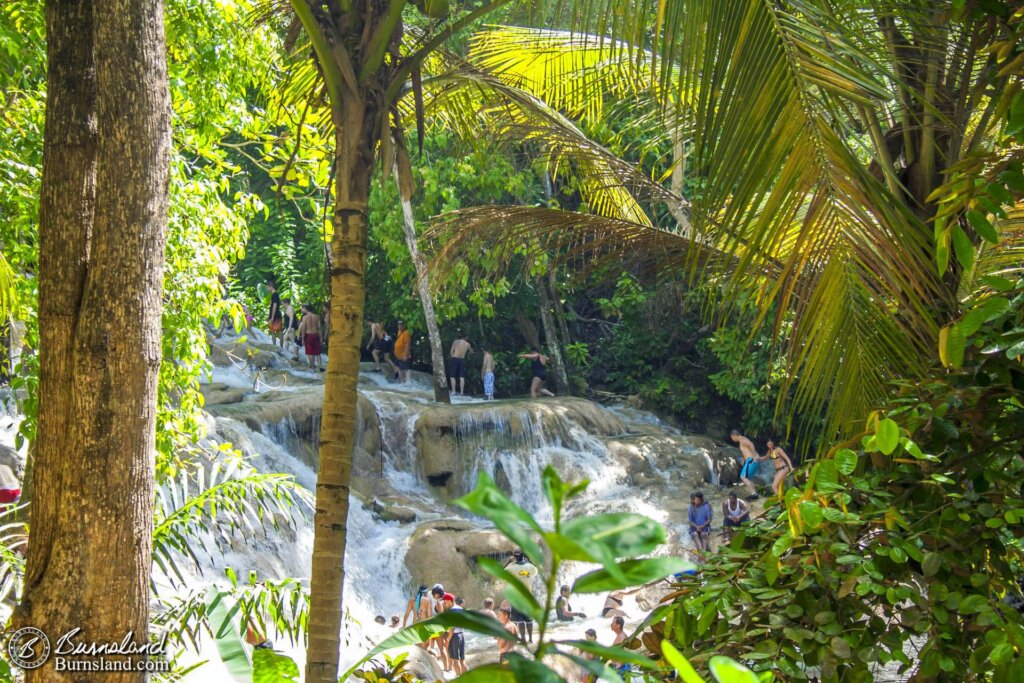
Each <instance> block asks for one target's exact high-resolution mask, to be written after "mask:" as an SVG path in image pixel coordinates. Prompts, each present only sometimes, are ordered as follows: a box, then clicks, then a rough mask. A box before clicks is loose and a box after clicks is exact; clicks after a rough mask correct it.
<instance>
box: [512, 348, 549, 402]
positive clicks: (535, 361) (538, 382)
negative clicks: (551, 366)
mask: <svg viewBox="0 0 1024 683" xmlns="http://www.w3.org/2000/svg"><path fill="white" fill-rule="evenodd" d="M519 357H520V358H525V359H526V360H528V361H532V362H531V363H530V372H532V373H533V379H531V380H530V396H532V397H533V398H537V397H538V396H554V394H552V393H551V392H550V391H548V390H547V389H545V388H544V381H545V380H546V379H547V378H548V372H547V369H546V367H547V364H548V357H547V356H545V355H544V354H542V353H541V352H540V351H538V350H537V349H536V348H534V349H531V350H530V353H521V354H519Z"/></svg>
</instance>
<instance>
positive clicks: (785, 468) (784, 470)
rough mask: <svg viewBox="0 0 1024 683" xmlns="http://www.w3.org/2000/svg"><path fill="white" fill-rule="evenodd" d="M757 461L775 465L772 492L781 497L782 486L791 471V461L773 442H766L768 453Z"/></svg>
mask: <svg viewBox="0 0 1024 683" xmlns="http://www.w3.org/2000/svg"><path fill="white" fill-rule="evenodd" d="M758 460H771V461H772V464H773V465H775V479H773V480H772V491H773V492H774V493H775V495H777V496H779V497H780V498H781V497H782V485H783V484H784V483H785V482H786V477H788V476H789V475H790V473H791V472H792V471H793V461H792V460H790V459H789V456H788V455H786V451H784V450H782V449H781V448H779V447H778V446H776V445H775V442H774V441H768V452H767V453H765V454H764V455H762V456H761V457H760V458H758Z"/></svg>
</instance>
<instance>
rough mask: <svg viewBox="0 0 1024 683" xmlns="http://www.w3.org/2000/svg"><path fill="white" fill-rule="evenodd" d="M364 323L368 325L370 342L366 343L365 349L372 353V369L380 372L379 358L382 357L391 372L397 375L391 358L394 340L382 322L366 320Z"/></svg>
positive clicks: (396, 369)
mask: <svg viewBox="0 0 1024 683" xmlns="http://www.w3.org/2000/svg"><path fill="white" fill-rule="evenodd" d="M366 324H367V325H369V326H370V342H369V343H368V344H367V345H366V350H367V351H369V352H370V353H371V354H372V355H373V371H374V372H380V359H381V357H383V358H384V362H385V363H387V364H388V367H390V368H391V374H393V375H397V374H398V366H397V365H395V363H394V362H393V361H392V360H391V351H392V349H393V348H394V345H395V340H394V339H392V338H391V335H390V334H388V331H387V330H386V329H385V328H384V323H375V322H373V321H372V320H367V321H366Z"/></svg>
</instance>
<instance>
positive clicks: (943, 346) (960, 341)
mask: <svg viewBox="0 0 1024 683" xmlns="http://www.w3.org/2000/svg"><path fill="white" fill-rule="evenodd" d="M966 343H967V342H966V340H965V339H964V333H963V330H962V329H961V328H960V326H959V325H958V324H956V323H953V324H951V325H947V326H946V327H943V328H942V329H941V330H939V359H940V360H941V361H942V364H943V365H945V366H946V367H947V368H958V367H960V366H961V365H963V362H964V346H965V345H966Z"/></svg>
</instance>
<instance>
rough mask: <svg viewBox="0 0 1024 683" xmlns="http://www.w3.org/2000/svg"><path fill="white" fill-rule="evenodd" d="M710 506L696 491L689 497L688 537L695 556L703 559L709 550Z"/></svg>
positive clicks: (701, 494) (702, 495)
mask: <svg viewBox="0 0 1024 683" xmlns="http://www.w3.org/2000/svg"><path fill="white" fill-rule="evenodd" d="M712 516H713V513H712V511H711V504H710V503H707V502H706V501H705V500H704V494H703V493H701V492H700V491H697V492H696V493H694V494H693V495H691V496H690V510H689V511H688V512H687V517H688V519H689V522H690V536H691V537H692V538H693V544H694V545H695V546H696V547H697V556H698V557H704V553H705V552H707V551H708V550H710V549H711V518H712Z"/></svg>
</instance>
